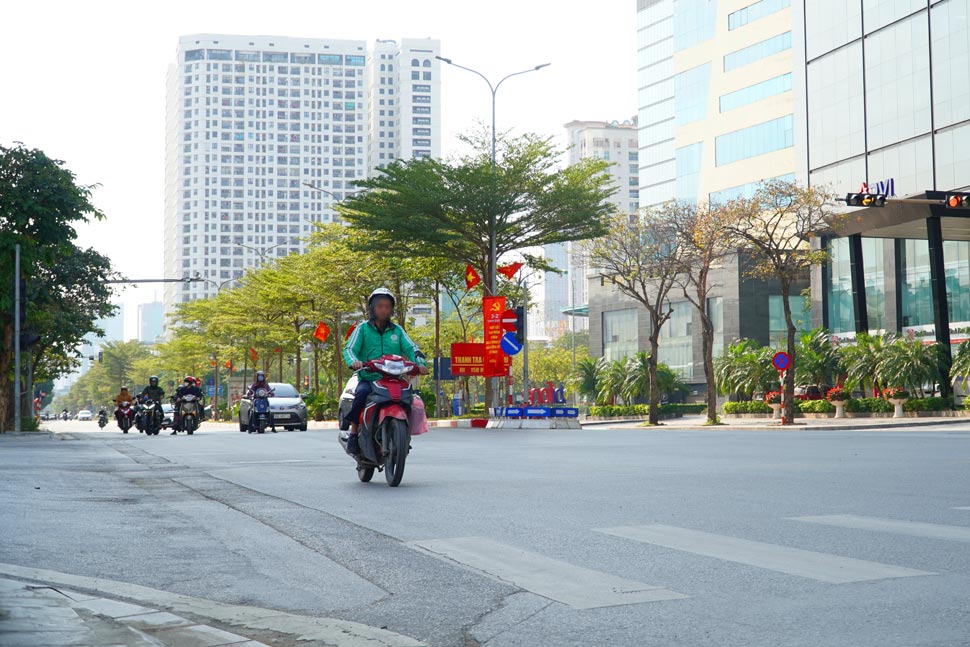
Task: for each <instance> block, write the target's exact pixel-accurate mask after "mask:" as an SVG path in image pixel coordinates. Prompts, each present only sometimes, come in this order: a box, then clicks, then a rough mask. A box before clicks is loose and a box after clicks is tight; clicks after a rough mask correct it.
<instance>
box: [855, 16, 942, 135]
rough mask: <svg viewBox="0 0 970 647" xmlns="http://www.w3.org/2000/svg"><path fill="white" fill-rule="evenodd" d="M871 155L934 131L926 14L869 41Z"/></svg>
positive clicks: (866, 43)
mask: <svg viewBox="0 0 970 647" xmlns="http://www.w3.org/2000/svg"><path fill="white" fill-rule="evenodd" d="M865 47H866V57H865V59H866V125H867V135H868V146H869V150H873V149H875V148H881V147H882V146H887V145H889V144H894V143H896V142H899V141H902V140H904V139H909V138H910V137H915V136H916V135H919V134H922V133H925V132H929V130H930V49H929V33H928V30H927V25H926V12H923V13H920V14H917V15H916V16H913V17H912V18H907V19H906V20H903V21H902V22H899V23H896V24H895V25H891V26H889V27H887V28H885V29H883V30H881V31H878V32H876V33H875V34H873V35H872V36H869V37H868V38H866V41H865Z"/></svg>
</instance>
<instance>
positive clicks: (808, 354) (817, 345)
mask: <svg viewBox="0 0 970 647" xmlns="http://www.w3.org/2000/svg"><path fill="white" fill-rule="evenodd" d="M796 353H797V357H798V362H797V363H796V364H795V379H796V380H797V381H798V383H799V384H814V385H815V386H822V385H823V384H827V385H834V384H836V383H837V382H838V376H839V375H840V374H841V373H842V371H843V369H842V366H841V357H840V353H839V347H838V346H837V345H836V344H833V343H832V336H831V335H830V334H829V332H828V331H827V330H825V329H824V328H816V329H815V330H812V331H811V332H807V333H805V334H803V335H802V336H801V339H800V340H799V342H798V348H797V350H796Z"/></svg>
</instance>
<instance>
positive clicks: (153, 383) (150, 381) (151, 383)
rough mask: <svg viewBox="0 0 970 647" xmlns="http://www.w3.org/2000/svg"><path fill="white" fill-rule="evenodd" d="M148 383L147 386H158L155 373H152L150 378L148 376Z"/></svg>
mask: <svg viewBox="0 0 970 647" xmlns="http://www.w3.org/2000/svg"><path fill="white" fill-rule="evenodd" d="M148 385H149V386H158V376H157V375H152V376H151V377H150V378H148Z"/></svg>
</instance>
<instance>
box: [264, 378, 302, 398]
mask: <svg viewBox="0 0 970 647" xmlns="http://www.w3.org/2000/svg"><path fill="white" fill-rule="evenodd" d="M270 386H271V387H273V391H274V392H275V393H276V397H277V398H298V397H300V394H299V392H297V390H296V389H294V388H293V387H292V386H290V385H289V384H282V383H277V382H273V383H272V384H270Z"/></svg>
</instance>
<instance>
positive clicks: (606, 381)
mask: <svg viewBox="0 0 970 647" xmlns="http://www.w3.org/2000/svg"><path fill="white" fill-rule="evenodd" d="M626 376H627V368H626V362H625V361H624V360H621V359H615V360H613V361H605V360H604V361H603V362H602V363H601V364H600V370H599V372H598V374H597V384H598V386H599V391H598V392H597V394H596V403H597V404H616V403H617V401H618V400H619V399H620V398H621V397H622V395H623V385H624V384H626Z"/></svg>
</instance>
